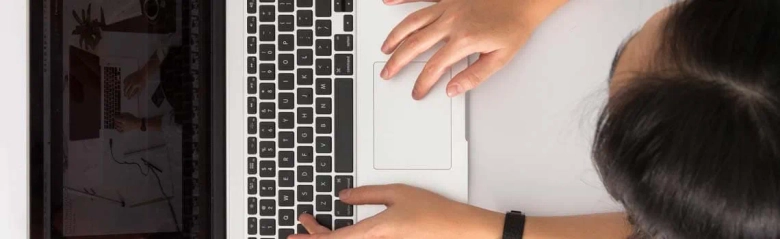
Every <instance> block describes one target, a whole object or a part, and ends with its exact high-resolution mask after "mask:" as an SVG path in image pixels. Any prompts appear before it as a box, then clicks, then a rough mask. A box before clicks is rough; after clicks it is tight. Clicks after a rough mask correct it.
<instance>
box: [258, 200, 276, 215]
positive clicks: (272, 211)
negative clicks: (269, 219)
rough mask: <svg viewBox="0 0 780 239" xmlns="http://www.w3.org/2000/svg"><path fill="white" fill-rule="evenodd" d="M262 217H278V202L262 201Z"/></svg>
mask: <svg viewBox="0 0 780 239" xmlns="http://www.w3.org/2000/svg"><path fill="white" fill-rule="evenodd" d="M260 216H276V201H274V200H272V199H263V200H260Z"/></svg>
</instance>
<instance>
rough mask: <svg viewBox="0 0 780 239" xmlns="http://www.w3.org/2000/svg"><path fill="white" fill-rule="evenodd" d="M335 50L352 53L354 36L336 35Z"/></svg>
mask: <svg viewBox="0 0 780 239" xmlns="http://www.w3.org/2000/svg"><path fill="white" fill-rule="evenodd" d="M333 42H334V43H335V44H334V46H333V48H334V49H336V51H352V50H353V49H354V46H353V39H352V35H336V36H335V37H334V38H333Z"/></svg>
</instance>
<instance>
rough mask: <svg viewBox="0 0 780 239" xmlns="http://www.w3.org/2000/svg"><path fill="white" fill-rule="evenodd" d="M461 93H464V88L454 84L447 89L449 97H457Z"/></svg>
mask: <svg viewBox="0 0 780 239" xmlns="http://www.w3.org/2000/svg"><path fill="white" fill-rule="evenodd" d="M461 92H463V87H460V85H459V84H452V85H451V86H449V87H447V96H449V97H455V96H456V95H458V94H460V93H461Z"/></svg>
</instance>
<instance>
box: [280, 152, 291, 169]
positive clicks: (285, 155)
mask: <svg viewBox="0 0 780 239" xmlns="http://www.w3.org/2000/svg"><path fill="white" fill-rule="evenodd" d="M294 166H295V152H293V151H279V168H292V167H294Z"/></svg>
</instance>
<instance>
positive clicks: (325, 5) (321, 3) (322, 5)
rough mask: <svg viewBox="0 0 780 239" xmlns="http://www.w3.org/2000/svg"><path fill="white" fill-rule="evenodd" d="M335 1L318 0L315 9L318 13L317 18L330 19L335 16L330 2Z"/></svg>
mask: <svg viewBox="0 0 780 239" xmlns="http://www.w3.org/2000/svg"><path fill="white" fill-rule="evenodd" d="M331 1H333V0H316V1H315V3H316V5H314V8H315V9H316V11H317V17H330V16H331V15H333V13H332V10H331V5H330V2H331Z"/></svg>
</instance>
